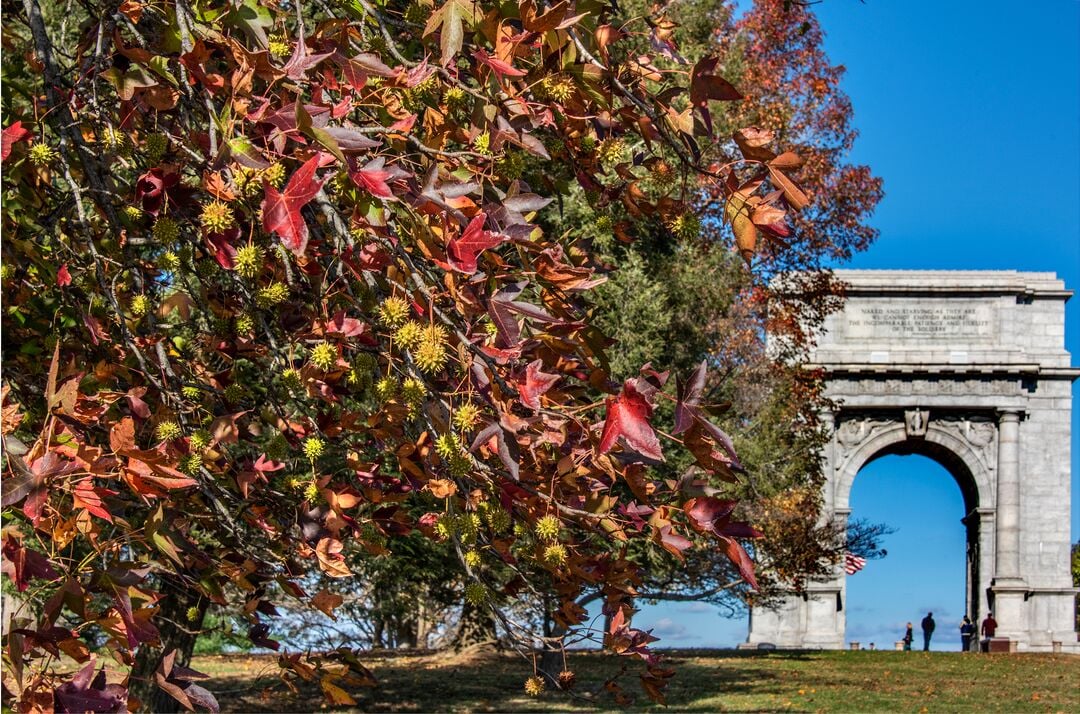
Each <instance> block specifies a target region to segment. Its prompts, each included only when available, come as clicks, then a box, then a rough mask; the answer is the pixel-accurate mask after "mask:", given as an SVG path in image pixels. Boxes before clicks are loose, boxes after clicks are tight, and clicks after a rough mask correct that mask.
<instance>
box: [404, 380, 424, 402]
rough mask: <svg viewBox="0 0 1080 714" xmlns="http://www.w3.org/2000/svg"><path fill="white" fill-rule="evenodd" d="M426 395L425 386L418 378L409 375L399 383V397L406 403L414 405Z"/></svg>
mask: <svg viewBox="0 0 1080 714" xmlns="http://www.w3.org/2000/svg"><path fill="white" fill-rule="evenodd" d="M426 396H427V387H425V386H424V383H423V382H421V381H420V380H419V379H415V378H414V377H409V378H408V379H406V380H405V382H404V383H403V384H402V385H401V398H402V399H404V400H405V403H406V404H409V405H412V406H416V405H418V404H420V402H422V401H424V397H426Z"/></svg>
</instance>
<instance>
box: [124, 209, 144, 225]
mask: <svg viewBox="0 0 1080 714" xmlns="http://www.w3.org/2000/svg"><path fill="white" fill-rule="evenodd" d="M143 215H144V214H143V210H142V209H141V208H139V207H138V206H124V217H125V218H127V219H128V220H129V221H131V222H133V223H134V222H135V221H141V220H142V217H143Z"/></svg>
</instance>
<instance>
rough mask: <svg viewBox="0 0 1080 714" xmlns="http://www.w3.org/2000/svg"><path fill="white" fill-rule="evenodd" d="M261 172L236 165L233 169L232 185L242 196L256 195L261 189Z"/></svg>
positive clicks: (250, 196)
mask: <svg viewBox="0 0 1080 714" xmlns="http://www.w3.org/2000/svg"><path fill="white" fill-rule="evenodd" d="M262 173H263V172H262V171H259V170H257V169H252V168H248V167H247V166H237V167H236V168H235V169H234V170H233V185H235V186H236V190H237V191H239V192H240V195H242V196H244V198H252V197H254V196H257V195H259V192H260V191H262Z"/></svg>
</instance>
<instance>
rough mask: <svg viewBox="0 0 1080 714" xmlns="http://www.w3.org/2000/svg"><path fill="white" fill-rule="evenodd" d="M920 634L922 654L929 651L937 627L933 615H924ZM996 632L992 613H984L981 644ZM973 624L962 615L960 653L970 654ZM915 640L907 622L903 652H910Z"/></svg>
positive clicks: (972, 640)
mask: <svg viewBox="0 0 1080 714" xmlns="http://www.w3.org/2000/svg"><path fill="white" fill-rule="evenodd" d="M921 624H922V634H923V652H929V651H930V638H931V637H933V636H934V629H935V628H936V627H937V623H936V622H934V613H932V612H928V613H926V617H924V618H923V619H922V623H921ZM995 632H997V620H995V619H994V613H992V612H988V613H986V619H985V620H983V621H982V636H983V640H982V641H983V642H989V641H990V638H992V637H993V636H994V633H995ZM975 634H976V633H975V623H974V622H972V621H971V618H970V617H968V616H967V615H964V620H963V622H961V623H960V648H961V651H962V652H971V651H973V648H974V646H975V643H976V639H975ZM914 639H915V634H914V629H913V628H912V626H911V623H910V622H909V623H908V624H907V630H906V631H905V632H904V640H903V641H904V650H906V651H910V650H911V642H912V640H914Z"/></svg>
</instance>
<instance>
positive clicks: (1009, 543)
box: [994, 411, 1020, 579]
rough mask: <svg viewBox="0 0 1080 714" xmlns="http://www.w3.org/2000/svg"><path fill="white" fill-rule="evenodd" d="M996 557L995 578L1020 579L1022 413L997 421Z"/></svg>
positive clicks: (1002, 415)
mask: <svg viewBox="0 0 1080 714" xmlns="http://www.w3.org/2000/svg"><path fill="white" fill-rule="evenodd" d="M997 477H998V478H997V555H996V560H995V563H994V565H995V567H994V577H995V578H1003V579H1014V578H1019V577H1020V413H1019V412H1017V411H1003V412H1002V413H1001V416H1000V418H999V421H998V474H997Z"/></svg>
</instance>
